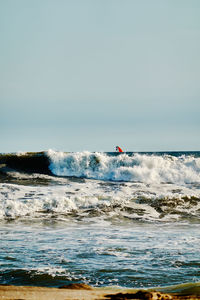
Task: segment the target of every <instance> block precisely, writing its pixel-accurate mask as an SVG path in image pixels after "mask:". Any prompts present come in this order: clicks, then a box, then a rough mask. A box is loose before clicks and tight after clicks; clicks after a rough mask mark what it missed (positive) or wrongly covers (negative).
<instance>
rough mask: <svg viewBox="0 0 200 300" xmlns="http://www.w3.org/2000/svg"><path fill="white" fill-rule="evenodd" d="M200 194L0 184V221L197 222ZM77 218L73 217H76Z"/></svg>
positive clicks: (87, 184)
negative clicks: (107, 219)
mask: <svg viewBox="0 0 200 300" xmlns="http://www.w3.org/2000/svg"><path fill="white" fill-rule="evenodd" d="M199 198H200V190H199V189H193V190H191V188H187V187H184V186H182V187H180V186H175V185H171V184H152V185H149V184H144V183H132V182H126V183H118V182H117V183H114V182H113V183H108V182H102V181H99V180H95V181H94V180H90V179H86V180H85V181H84V182H76V181H75V182H74V181H71V180H70V179H69V180H68V179H66V180H65V184H63V181H62V184H60V185H57V184H55V185H50V186H29V185H28V186H23V185H15V184H7V183H1V184H0V219H5V218H6V219H7V218H8V219H15V218H18V217H26V218H28V219H32V218H39V219H41V218H49V217H51V216H52V215H54V216H56V217H57V218H58V219H59V218H61V219H62V218H63V217H64V218H66V217H68V215H70V214H71V213H75V216H82V217H86V218H87V217H88V216H93V215H95V212H96V213H97V214H98V215H99V216H110V217H119V216H121V217H125V218H131V219H142V220H170V219H171V220H174V219H176V218H179V217H180V216H181V215H183V214H188V215H190V216H196V217H197V218H199V216H198V215H199V213H198V211H199V207H200V203H199V201H198V199H199ZM75 218H76V217H75Z"/></svg>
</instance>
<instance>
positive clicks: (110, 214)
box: [0, 150, 200, 287]
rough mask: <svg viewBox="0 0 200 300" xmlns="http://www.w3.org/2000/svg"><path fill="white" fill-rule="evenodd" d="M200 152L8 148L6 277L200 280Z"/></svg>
mask: <svg viewBox="0 0 200 300" xmlns="http://www.w3.org/2000/svg"><path fill="white" fill-rule="evenodd" d="M199 220H200V153H199V152H195V153H194V152H193V153H151V154H145V153H143V154H138V153H128V154H126V153H123V154H120V155H119V154H114V153H107V154H106V153H90V152H81V153H63V152H55V151H52V150H49V151H47V152H46V153H31V154H30V153H29V154H26V153H24V154H17V155H14V154H13V155H9V156H8V155H1V156H0V240H1V245H0V283H10V284H27V285H44V286H60V285H62V284H67V283H71V282H85V283H89V284H91V285H94V286H105V285H118V286H123V287H152V286H154V287H156V286H166V285H171V284H180V283H185V282H190V283H194V282H198V281H199V267H200V262H199V258H200V250H199V249H200V230H199V229H200V226H199V224H200V222H199Z"/></svg>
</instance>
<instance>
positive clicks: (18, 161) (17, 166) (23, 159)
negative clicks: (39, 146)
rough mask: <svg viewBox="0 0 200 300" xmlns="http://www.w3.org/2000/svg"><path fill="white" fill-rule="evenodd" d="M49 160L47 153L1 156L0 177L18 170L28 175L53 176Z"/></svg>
mask: <svg viewBox="0 0 200 300" xmlns="http://www.w3.org/2000/svg"><path fill="white" fill-rule="evenodd" d="M49 164H50V161H49V158H48V156H47V155H46V154H45V152H26V153H24V154H0V175H2V176H3V175H4V174H5V173H6V172H7V171H10V170H11V169H12V170H17V171H23V172H26V173H39V174H47V175H52V173H51V171H50V169H49Z"/></svg>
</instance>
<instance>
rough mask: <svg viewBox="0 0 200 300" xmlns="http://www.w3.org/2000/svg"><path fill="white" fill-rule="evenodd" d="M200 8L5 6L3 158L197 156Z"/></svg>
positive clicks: (115, 3)
mask: <svg viewBox="0 0 200 300" xmlns="http://www.w3.org/2000/svg"><path fill="white" fill-rule="evenodd" d="M199 16H200V1H199V0H71V1H70V0H0V113H1V117H0V152H14V151H40V150H47V149H49V148H52V149H55V150H62V151H82V150H90V151H113V150H114V147H115V146H116V145H118V144H119V145H120V146H121V147H122V148H124V150H127V151H131V150H133V151H158V150H200V138H199V132H200V17H199Z"/></svg>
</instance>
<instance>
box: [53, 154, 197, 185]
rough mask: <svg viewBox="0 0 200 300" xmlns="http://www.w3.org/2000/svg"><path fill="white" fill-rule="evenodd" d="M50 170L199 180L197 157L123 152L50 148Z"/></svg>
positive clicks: (110, 176)
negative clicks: (58, 150)
mask: <svg viewBox="0 0 200 300" xmlns="http://www.w3.org/2000/svg"><path fill="white" fill-rule="evenodd" d="M47 155H48V157H49V159H50V162H51V163H50V170H51V171H52V173H53V174H55V175H58V176H76V177H85V178H92V179H100V180H112V181H131V182H144V183H169V182H170V183H174V184H188V183H200V158H195V157H193V156H184V155H183V156H181V157H174V156H169V155H165V156H158V155H145V154H142V155H141V154H134V155H132V156H129V155H127V154H125V153H123V154H121V155H118V156H109V155H107V154H105V153H91V152H76V153H63V152H55V151H53V150H49V151H48V152H47Z"/></svg>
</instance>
